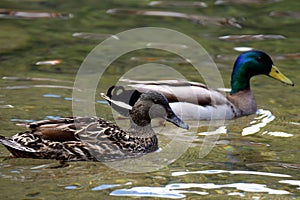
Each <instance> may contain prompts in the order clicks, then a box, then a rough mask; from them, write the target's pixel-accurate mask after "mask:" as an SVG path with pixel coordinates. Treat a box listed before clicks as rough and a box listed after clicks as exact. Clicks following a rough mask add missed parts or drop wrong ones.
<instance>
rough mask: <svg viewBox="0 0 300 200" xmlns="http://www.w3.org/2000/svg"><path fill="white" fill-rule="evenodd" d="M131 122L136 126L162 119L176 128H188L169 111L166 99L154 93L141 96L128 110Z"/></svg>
mask: <svg viewBox="0 0 300 200" xmlns="http://www.w3.org/2000/svg"><path fill="white" fill-rule="evenodd" d="M130 116H131V119H132V121H133V122H134V123H135V124H137V125H138V126H146V125H148V124H150V122H151V119H153V118H158V117H160V118H164V119H166V120H167V121H169V122H171V123H173V124H175V125H176V126H178V127H181V128H184V129H188V128H189V126H188V125H187V124H186V123H185V122H183V121H182V120H181V119H180V118H179V117H178V116H177V115H176V114H175V113H174V112H173V110H172V109H171V107H170V105H169V102H168V100H167V98H166V97H165V96H164V95H162V94H160V93H158V92H155V91H148V92H145V93H143V94H141V96H140V98H139V100H138V101H137V102H136V103H135V104H134V106H133V107H132V109H131V110H130Z"/></svg>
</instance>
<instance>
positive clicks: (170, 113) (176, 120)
mask: <svg viewBox="0 0 300 200" xmlns="http://www.w3.org/2000/svg"><path fill="white" fill-rule="evenodd" d="M167 113H168V115H167V116H166V117H165V119H166V120H167V121H168V122H171V123H173V124H175V125H176V126H178V127H180V128H183V129H189V125H188V124H187V123H185V122H184V121H182V120H181V119H180V118H179V117H178V116H177V115H175V113H174V112H173V111H172V109H171V108H170V109H168V111H167Z"/></svg>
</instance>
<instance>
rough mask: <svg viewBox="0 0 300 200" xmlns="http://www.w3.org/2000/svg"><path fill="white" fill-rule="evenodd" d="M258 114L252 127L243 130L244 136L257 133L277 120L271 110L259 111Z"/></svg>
mask: <svg viewBox="0 0 300 200" xmlns="http://www.w3.org/2000/svg"><path fill="white" fill-rule="evenodd" d="M256 113H257V114H258V116H257V117H255V118H254V120H253V121H252V122H251V123H250V124H251V125H250V126H248V127H246V128H244V129H243V131H242V135H243V136H245V135H251V134H254V133H257V132H258V131H259V130H260V129H261V128H263V127H265V126H266V125H267V124H268V123H270V122H271V121H273V120H274V119H275V116H274V115H273V114H272V113H271V112H270V111H269V110H263V109H259V110H257V112H256Z"/></svg>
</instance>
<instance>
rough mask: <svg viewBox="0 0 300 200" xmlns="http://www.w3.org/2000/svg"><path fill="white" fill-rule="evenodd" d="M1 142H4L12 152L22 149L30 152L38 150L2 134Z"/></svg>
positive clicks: (0, 136)
mask: <svg viewBox="0 0 300 200" xmlns="http://www.w3.org/2000/svg"><path fill="white" fill-rule="evenodd" d="M0 143H1V144H3V145H4V146H5V147H6V148H7V149H8V150H9V151H10V152H11V153H13V154H14V151H22V152H28V153H34V152H36V150H34V149H32V148H29V147H25V146H23V145H21V144H19V143H18V142H16V141H13V140H11V139H9V138H6V137H4V136H2V135H0Z"/></svg>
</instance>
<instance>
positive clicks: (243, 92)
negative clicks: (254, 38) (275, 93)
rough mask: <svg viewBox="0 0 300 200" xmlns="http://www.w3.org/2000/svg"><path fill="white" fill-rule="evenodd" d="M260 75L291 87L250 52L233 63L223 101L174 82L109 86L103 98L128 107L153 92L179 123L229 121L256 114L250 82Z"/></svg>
mask: <svg viewBox="0 0 300 200" xmlns="http://www.w3.org/2000/svg"><path fill="white" fill-rule="evenodd" d="M260 74H264V75H267V76H270V77H273V78H275V79H277V80H279V81H281V82H284V83H286V84H288V85H294V84H293V82H292V81H291V80H289V79H288V78H287V77H285V76H284V75H283V74H282V73H281V72H280V71H279V70H278V68H277V67H275V66H274V64H273V61H272V60H271V58H270V56H269V55H267V54H266V53H264V52H262V51H257V50H253V51H248V52H244V53H242V54H240V55H239V57H238V58H237V59H236V61H235V63H234V67H233V71H232V75H231V92H230V94H229V95H228V96H227V97H225V96H224V95H223V94H221V93H219V92H218V91H216V90H213V89H210V88H208V87H207V86H206V85H204V84H201V83H196V82H183V81H176V80H167V81H130V80H129V81H128V82H130V83H131V85H130V86H131V87H133V88H135V89H136V90H124V88H122V87H121V86H112V87H111V88H110V89H109V90H108V92H107V96H109V97H111V98H112V99H115V100H120V101H125V102H126V103H128V104H130V105H131V104H134V102H135V101H136V99H137V98H138V96H139V95H140V94H141V92H145V91H148V90H153V91H158V92H160V93H162V94H164V95H165V96H166V97H167V99H168V100H169V102H170V106H171V108H172V109H173V111H174V112H175V113H176V114H177V115H178V116H179V117H181V118H182V119H194V120H210V119H233V118H236V117H241V116H245V115H251V114H254V113H255V112H256V110H257V106H256V102H255V99H254V97H253V94H252V92H251V90H250V79H251V78H252V77H253V76H256V75H260ZM114 106H115V105H114ZM114 109H117V110H118V111H119V112H120V113H121V114H124V113H126V109H124V108H120V107H116V106H115V107H114Z"/></svg>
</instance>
